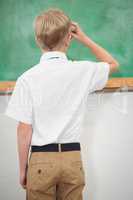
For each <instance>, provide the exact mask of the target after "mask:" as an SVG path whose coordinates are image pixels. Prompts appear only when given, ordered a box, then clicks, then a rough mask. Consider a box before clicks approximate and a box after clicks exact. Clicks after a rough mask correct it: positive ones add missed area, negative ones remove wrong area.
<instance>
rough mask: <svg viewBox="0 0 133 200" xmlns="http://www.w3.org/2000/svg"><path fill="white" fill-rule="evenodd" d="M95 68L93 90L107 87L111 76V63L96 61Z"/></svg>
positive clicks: (92, 82) (91, 87)
mask: <svg viewBox="0 0 133 200" xmlns="http://www.w3.org/2000/svg"><path fill="white" fill-rule="evenodd" d="M93 69H94V73H93V77H92V81H91V83H90V91H91V92H93V91H96V90H101V89H103V88H104V87H105V85H106V83H107V81H108V78H109V64H108V63H106V62H94V63H93Z"/></svg>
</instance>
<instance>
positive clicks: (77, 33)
mask: <svg viewBox="0 0 133 200" xmlns="http://www.w3.org/2000/svg"><path fill="white" fill-rule="evenodd" d="M71 35H72V37H73V38H75V39H77V40H78V41H80V42H82V43H84V42H85V39H86V38H87V35H86V34H85V33H84V32H83V31H82V29H81V28H80V26H79V25H78V23H76V22H72V23H71Z"/></svg>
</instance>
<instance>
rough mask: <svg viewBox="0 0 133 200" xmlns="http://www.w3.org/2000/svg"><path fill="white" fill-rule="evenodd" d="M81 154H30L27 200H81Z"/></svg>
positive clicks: (82, 169)
mask: <svg viewBox="0 0 133 200" xmlns="http://www.w3.org/2000/svg"><path fill="white" fill-rule="evenodd" d="M84 186H85V172H84V167H83V162H82V157H81V151H78V150H76V151H64V152H33V153H31V155H30V160H29V166H28V171H27V189H26V198H27V200H83V194H82V192H83V188H84Z"/></svg>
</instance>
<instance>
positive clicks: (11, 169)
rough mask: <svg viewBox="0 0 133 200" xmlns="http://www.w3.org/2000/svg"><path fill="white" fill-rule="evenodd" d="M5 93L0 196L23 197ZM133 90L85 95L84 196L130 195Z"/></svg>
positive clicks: (112, 198) (113, 198) (111, 198)
mask: <svg viewBox="0 0 133 200" xmlns="http://www.w3.org/2000/svg"><path fill="white" fill-rule="evenodd" d="M6 103H7V97H4V96H0V113H1V114H0V152H1V159H0V199H1V200H10V199H14V200H15V199H19V200H23V199H25V192H24V190H23V189H21V187H20V186H19V179H18V175H19V174H18V157H17V143H16V125H17V122H16V121H14V120H12V119H10V118H8V117H6V116H4V115H3V114H2V113H3V111H4V109H5V106H6ZM132 119H133V93H132V92H113V93H99V94H95V93H94V94H92V95H91V96H88V103H87V109H86V113H85V120H84V126H83V134H82V136H81V148H82V158H83V163H84V168H85V173H86V186H85V189H84V200H89V199H90V200H119V199H120V200H132V199H133V190H132V185H133V170H132V169H133V135H132V132H133V131H132V123H133V120H132Z"/></svg>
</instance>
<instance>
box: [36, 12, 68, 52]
mask: <svg viewBox="0 0 133 200" xmlns="http://www.w3.org/2000/svg"><path fill="white" fill-rule="evenodd" d="M70 24H71V20H70V18H69V17H68V16H67V15H65V14H64V12H63V11H62V10H60V9H52V8H51V9H49V10H47V11H45V12H43V13H42V14H40V15H39V16H37V17H36V19H35V21H34V29H35V37H36V42H37V43H38V45H39V46H40V48H42V49H49V50H52V49H54V48H56V47H58V46H60V45H61V44H62V42H63V39H64V38H65V36H66V35H67V33H68V32H69V27H70Z"/></svg>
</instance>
